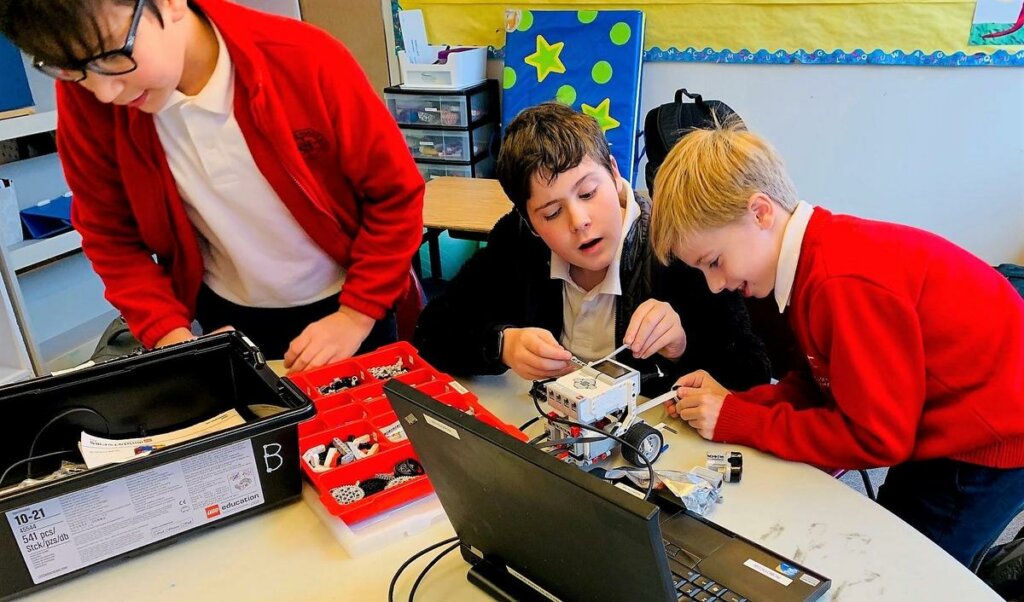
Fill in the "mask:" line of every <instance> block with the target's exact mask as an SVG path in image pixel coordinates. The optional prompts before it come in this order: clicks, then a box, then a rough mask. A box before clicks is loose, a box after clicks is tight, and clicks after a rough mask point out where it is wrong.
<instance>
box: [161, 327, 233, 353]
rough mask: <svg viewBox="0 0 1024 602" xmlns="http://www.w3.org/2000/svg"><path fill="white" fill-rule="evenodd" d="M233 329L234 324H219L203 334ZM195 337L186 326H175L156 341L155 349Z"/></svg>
mask: <svg viewBox="0 0 1024 602" xmlns="http://www.w3.org/2000/svg"><path fill="white" fill-rule="evenodd" d="M234 329H235V327H234V326H221V327H220V328H218V329H217V330H214V331H212V332H207V333H205V334H204V335H203V336H206V335H211V334H220V333H222V332H231V331H232V330H234ZM195 338H196V335H194V334H192V331H191V330H189V329H188V328H175V329H174V330H172V331H170V332H169V333H167V334H165V335H164V337H163V338H162V339H160V340H159V341H157V342H156V347H155V349H159V348H161V347H167V346H169V345H175V344H177V343H184V342H185V341H191V340H194V339H195Z"/></svg>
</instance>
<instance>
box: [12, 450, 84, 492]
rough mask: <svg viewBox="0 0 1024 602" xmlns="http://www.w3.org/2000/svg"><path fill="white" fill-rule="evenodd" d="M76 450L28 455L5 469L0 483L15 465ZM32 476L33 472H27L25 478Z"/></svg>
mask: <svg viewBox="0 0 1024 602" xmlns="http://www.w3.org/2000/svg"><path fill="white" fill-rule="evenodd" d="M74 451H75V450H73V449H62V450H60V451H55V452H48V453H45V454H39V455H38V456H29V457H27V458H25V459H23V460H18V461H17V462H15V463H14V464H11V465H10V466H8V467H7V469H6V470H4V473H3V474H2V475H0V485H3V484H4V481H6V480H7V475H8V474H9V473H10V472H11V469H12V468H14V467H15V466H19V465H21V464H24V463H26V462H31V461H32V460H42V459H43V458H49V457H51V456H60V455H62V454H70V453H74ZM30 476H31V474H27V475H25V478H26V479H27V478H29V477H30Z"/></svg>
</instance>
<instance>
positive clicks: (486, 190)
mask: <svg viewBox="0 0 1024 602" xmlns="http://www.w3.org/2000/svg"><path fill="white" fill-rule="evenodd" d="M511 210H512V202H511V201H509V200H508V197H507V196H505V193H504V191H502V189H501V185H500V184H498V181H497V180H485V179H482V178H453V177H441V178H434V179H433V180H430V181H429V182H427V188H426V193H425V194H424V196H423V225H424V226H425V227H426V228H427V233H426V234H425V235H424V237H423V240H424V242H426V243H428V244H429V245H430V275H431V277H433V278H440V277H441V248H440V245H439V243H438V237H439V236H441V233H442V232H444V231H446V230H447V231H448V234H449V236H451V237H452V238H464V239H469V240H486V239H487V234H488V233H490V231H491V228H493V227H494V224H496V223H497V222H498V220H499V219H501V217H502V216H503V215H505V214H506V213H508V212H509V211H511Z"/></svg>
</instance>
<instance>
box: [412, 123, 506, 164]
mask: <svg viewBox="0 0 1024 602" xmlns="http://www.w3.org/2000/svg"><path fill="white" fill-rule="evenodd" d="M402 134H403V135H404V136H405V142H406V145H408V147H409V151H410V152H411V153H412V156H413V157H415V158H417V159H434V160H442V161H470V160H472V159H475V158H477V157H479V156H481V155H484V154H486V153H487V151H488V147H489V145H490V143H491V136H492V135H494V125H493V124H490V123H485V124H483V125H481V126H480V127H477V128H473V129H472V130H469V131H457V130H420V129H404V130H402Z"/></svg>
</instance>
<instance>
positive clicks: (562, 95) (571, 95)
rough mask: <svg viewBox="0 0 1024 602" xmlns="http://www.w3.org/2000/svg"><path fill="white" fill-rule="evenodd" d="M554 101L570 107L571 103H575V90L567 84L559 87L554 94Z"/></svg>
mask: <svg viewBox="0 0 1024 602" xmlns="http://www.w3.org/2000/svg"><path fill="white" fill-rule="evenodd" d="M555 100H557V101H558V102H560V103H562V104H564V105H569V106H570V107H571V106H572V103H574V102H576V88H573V87H572V86H570V85H568V84H566V85H564V86H561V87H559V88H558V91H557V92H555Z"/></svg>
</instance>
